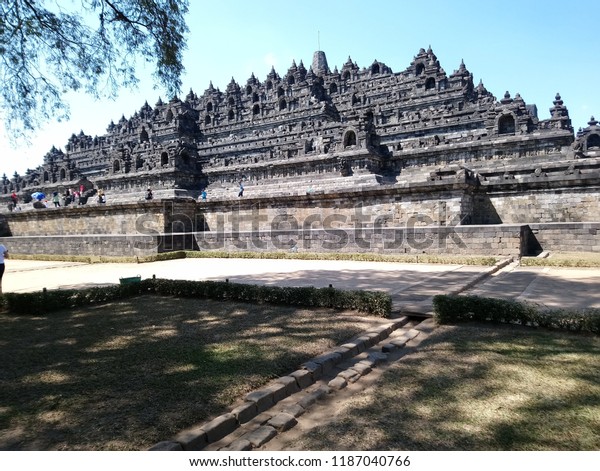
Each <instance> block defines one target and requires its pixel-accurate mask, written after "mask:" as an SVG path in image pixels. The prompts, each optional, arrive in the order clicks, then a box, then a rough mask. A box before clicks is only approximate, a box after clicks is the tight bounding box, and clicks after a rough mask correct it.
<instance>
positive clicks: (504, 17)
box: [0, 0, 600, 176]
mask: <svg viewBox="0 0 600 471" xmlns="http://www.w3.org/2000/svg"><path fill="white" fill-rule="evenodd" d="M190 3H191V5H190V12H189V15H188V24H189V26H190V36H189V41H188V50H187V51H186V53H185V56H184V65H185V68H186V73H185V75H184V77H183V89H182V96H185V95H186V94H187V92H188V91H189V90H190V88H192V89H193V90H194V91H195V92H196V93H197V94H201V93H203V92H204V90H205V89H206V88H208V85H209V83H210V82H211V81H212V83H213V85H214V86H215V87H218V88H220V89H221V90H225V88H226V86H227V84H228V83H229V81H230V80H231V78H232V77H233V78H234V79H235V80H236V81H237V82H238V83H240V84H245V83H246V80H247V79H248V78H249V77H250V75H251V74H252V73H254V74H255V75H256V77H257V78H258V79H259V80H264V79H265V77H266V75H267V74H268V73H269V71H270V70H271V66H274V67H275V70H276V71H277V72H278V73H279V74H280V75H284V74H285V73H286V71H287V69H288V68H289V67H290V66H291V64H292V61H293V60H295V61H296V62H297V63H299V62H300V61H303V62H304V65H305V66H306V67H307V68H308V67H309V66H310V63H311V62H312V55H313V53H314V51H316V50H318V49H319V46H320V49H321V50H322V51H325V53H326V55H327V60H328V63H329V66H330V68H331V69H333V68H334V67H335V66H338V68H341V66H342V65H343V64H344V62H346V60H347V59H348V56H350V57H351V58H352V60H353V61H355V62H357V63H358V65H359V67H368V66H369V65H371V64H372V63H373V61H374V60H378V61H381V62H384V63H385V64H386V65H388V66H389V67H391V68H392V70H393V71H394V72H400V71H402V70H404V69H406V68H407V67H408V66H409V64H410V62H411V61H412V60H413V58H414V56H415V55H416V54H417V53H418V51H419V49H420V48H427V47H429V46H431V48H432V49H433V51H434V52H435V54H436V55H437V57H438V60H439V61H440V64H441V66H442V67H443V68H444V69H445V70H446V73H448V74H451V73H452V72H453V71H454V70H456V69H457V68H458V67H459V65H460V62H461V60H464V62H465V65H466V67H467V69H469V71H470V72H472V73H473V75H474V80H475V82H476V83H478V82H479V80H480V79H481V80H483V83H484V85H485V86H486V88H487V89H488V90H489V91H490V92H492V93H493V94H494V95H495V96H496V98H501V97H502V96H503V95H504V92H505V91H509V92H510V93H511V95H512V96H514V95H515V94H516V93H520V94H521V96H522V98H523V99H524V100H525V102H526V103H528V104H536V105H537V107H538V114H539V117H540V119H546V118H549V111H548V109H549V108H550V107H551V106H552V101H553V100H554V96H555V95H556V93H557V92H560V94H561V96H562V98H563V100H564V102H565V105H566V106H567V108H568V109H569V114H570V116H571V120H572V122H573V126H574V127H575V130H577V129H578V128H579V127H585V126H587V122H588V121H589V119H590V116H592V115H595V116H596V117H597V118H598V117H599V116H600V93H599V91H598V90H599V89H598V78H599V77H600V50H599V48H598V32H599V31H600V28H599V26H598V17H599V15H598V7H597V4H596V3H594V2H583V1H579V0H575V1H574V2H565V1H564V0H562V1H557V0H546V1H538V0H529V1H528V0H517V1H515V0H504V1H497V0H492V1H489V0H486V1H481V0H479V1H475V0H473V1H472V0H457V1H456V2H449V1H442V0H421V1H413V0H405V1H402V0H370V1H365V0H362V1H358V0H329V1H325V0H321V1H317V0H303V1H302V2H281V1H280V0H279V1H272V0H265V1H261V0H256V1H254V2H249V1H247V0H243V1H240V0H223V1H221V2H216V1H204V0H191V1H190ZM150 72H151V70H150V69H146V70H144V69H140V78H141V79H142V82H141V84H140V87H139V89H137V90H134V91H129V90H123V92H122V93H121V95H120V96H119V98H118V99H117V100H115V101H114V102H113V101H108V100H104V101H100V102H96V101H94V100H93V99H91V98H89V97H87V96H85V95H83V94H71V95H69V96H68V100H69V102H70V104H71V120H70V121H68V122H64V123H49V124H48V125H47V126H45V127H44V128H43V129H40V130H39V131H38V132H36V133H35V134H34V136H33V137H32V140H31V142H30V143H29V144H26V143H20V144H19V145H18V147H17V148H16V149H15V148H12V147H10V146H9V144H8V142H7V139H6V136H4V135H2V136H1V140H0V156H1V159H0V174H2V173H6V174H7V175H8V176H11V175H12V174H13V173H14V171H15V170H16V171H18V172H19V173H24V171H25V170H26V169H27V168H35V167H37V166H38V165H41V164H42V162H43V156H44V154H45V153H46V152H47V151H48V150H49V149H50V148H51V147H52V146H53V145H54V146H56V147H58V148H64V146H65V144H66V143H67V140H68V138H69V136H70V135H71V134H73V133H79V131H80V130H83V131H84V132H85V133H86V134H90V135H92V136H93V135H103V134H104V133H105V130H106V127H107V126H108V124H109V123H110V121H111V120H114V121H115V122H116V121H118V120H119V119H120V117H121V116H122V115H125V117H129V116H131V115H133V113H134V112H135V111H136V110H138V109H139V108H141V107H142V105H143V104H144V102H145V101H146V100H147V101H148V103H149V104H150V105H151V106H154V104H155V103H156V101H157V100H158V97H159V96H162V98H163V99H165V98H169V97H166V96H165V94H164V92H162V91H161V90H155V89H153V83H152V81H151V78H150ZM0 126H1V127H2V128H3V125H2V124H1V123H0Z"/></svg>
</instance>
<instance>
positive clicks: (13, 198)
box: [10, 191, 19, 208]
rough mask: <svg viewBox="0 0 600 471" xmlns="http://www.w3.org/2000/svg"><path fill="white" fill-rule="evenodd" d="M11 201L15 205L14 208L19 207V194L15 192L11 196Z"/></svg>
mask: <svg viewBox="0 0 600 471" xmlns="http://www.w3.org/2000/svg"><path fill="white" fill-rule="evenodd" d="M10 199H11V201H12V203H13V208H16V207H17V203H18V202H19V197H18V196H17V194H16V193H15V192H14V191H13V192H12V193H11V195H10Z"/></svg>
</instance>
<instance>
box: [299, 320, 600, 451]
mask: <svg viewBox="0 0 600 471" xmlns="http://www.w3.org/2000/svg"><path fill="white" fill-rule="evenodd" d="M294 449H305V450H600V338H599V337H597V336H595V337H594V336H591V335H583V334H571V333H562V332H550V331H544V330H535V329H532V328H525V327H518V326H506V325H504V326H503V325H479V324H466V325H460V326H456V327H452V326H444V327H440V328H438V329H436V330H435V331H434V332H433V334H432V335H431V337H430V338H429V339H428V340H426V341H425V342H424V343H423V344H422V345H421V347H420V348H419V351H418V352H417V353H414V354H411V355H408V356H406V357H404V359H403V360H401V361H399V362H396V363H394V364H393V365H392V366H391V368H390V369H389V370H388V371H386V372H385V374H384V376H383V377H382V380H381V381H379V382H378V383H377V385H376V386H375V387H373V388H370V389H368V390H367V391H366V392H365V393H364V394H361V395H360V396H354V397H352V399H351V400H350V401H349V402H348V403H346V404H345V406H344V407H343V408H342V409H341V410H339V411H338V414H337V415H336V416H335V417H334V418H333V419H332V420H331V421H329V422H328V423H327V424H325V425H321V426H319V427H317V428H315V429H313V430H312V431H311V432H310V433H309V434H306V435H304V436H303V437H301V438H300V439H299V440H298V441H297V442H296V444H295V445H294Z"/></svg>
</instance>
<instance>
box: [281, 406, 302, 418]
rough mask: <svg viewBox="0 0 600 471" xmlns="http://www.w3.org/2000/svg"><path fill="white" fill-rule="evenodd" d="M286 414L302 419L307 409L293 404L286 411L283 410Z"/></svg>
mask: <svg viewBox="0 0 600 471" xmlns="http://www.w3.org/2000/svg"><path fill="white" fill-rule="evenodd" d="M282 412H285V413H286V414H290V415H293V416H294V417H300V416H301V415H302V414H304V413H305V412H306V409H305V408H304V407H302V406H301V405H300V404H292V405H290V406H288V407H286V408H285V409H283V410H282Z"/></svg>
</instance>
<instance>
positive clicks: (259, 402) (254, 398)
mask: <svg viewBox="0 0 600 471" xmlns="http://www.w3.org/2000/svg"><path fill="white" fill-rule="evenodd" d="M246 401H249V402H254V403H255V404H256V407H257V409H258V412H259V413H260V412H264V411H266V410H267V409H270V408H271V407H273V406H274V405H275V400H274V398H273V393H272V392H271V391H269V390H268V389H260V390H258V391H252V392H251V393H249V394H247V395H246Z"/></svg>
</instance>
